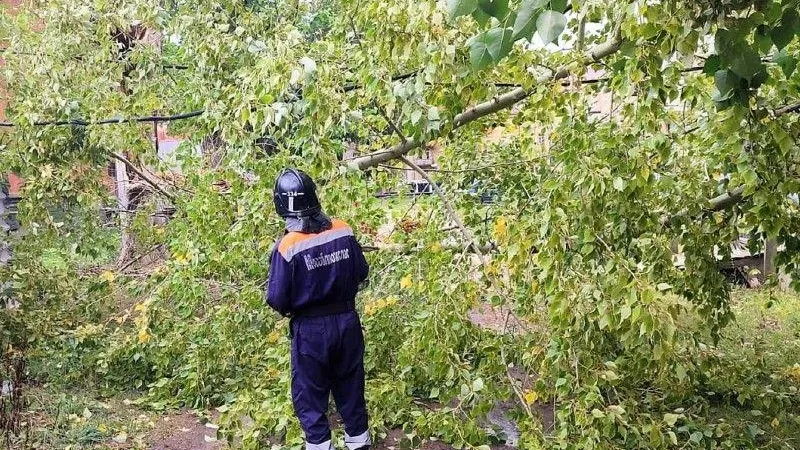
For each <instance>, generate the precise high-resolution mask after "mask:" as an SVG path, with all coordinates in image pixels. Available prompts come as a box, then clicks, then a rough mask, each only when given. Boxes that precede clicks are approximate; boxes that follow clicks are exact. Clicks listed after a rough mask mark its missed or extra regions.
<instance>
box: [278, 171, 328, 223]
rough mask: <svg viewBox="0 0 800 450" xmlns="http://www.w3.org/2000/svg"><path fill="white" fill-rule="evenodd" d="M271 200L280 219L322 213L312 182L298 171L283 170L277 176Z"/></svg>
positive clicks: (303, 173) (315, 188) (315, 187)
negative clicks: (273, 201)
mask: <svg viewBox="0 0 800 450" xmlns="http://www.w3.org/2000/svg"><path fill="white" fill-rule="evenodd" d="M273 199H274V200H275V211H277V212H278V215H279V216H281V217H310V216H313V215H314V214H316V213H318V212H320V211H322V207H321V206H320V204H319V199H318V198H317V186H316V185H315V184H314V180H312V179H311V177H309V176H308V175H306V173H305V172H303V171H302V170H298V169H284V170H283V171H282V172H281V174H280V175H278V179H277V180H275V192H274V194H273Z"/></svg>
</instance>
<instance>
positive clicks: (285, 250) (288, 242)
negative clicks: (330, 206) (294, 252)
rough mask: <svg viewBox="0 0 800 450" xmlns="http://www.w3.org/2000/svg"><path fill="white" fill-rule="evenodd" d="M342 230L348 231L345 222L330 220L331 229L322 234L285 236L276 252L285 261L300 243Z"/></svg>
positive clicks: (292, 234) (295, 232) (348, 228)
mask: <svg viewBox="0 0 800 450" xmlns="http://www.w3.org/2000/svg"><path fill="white" fill-rule="evenodd" d="M342 230H350V225H348V224H347V222H345V221H343V220H339V219H333V220H331V228H330V229H328V230H325V231H323V232H322V233H317V234H312V233H300V232H297V231H292V232H290V233H289V234H287V235H286V236H284V237H283V239H281V242H280V244H279V245H278V251H279V252H280V253H281V255H283V258H284V259H286V260H287V261H288V260H289V259H291V257H290V253H291V252H290V249H291V248H292V247H294V246H296V245H297V244H300V243H301V242H304V241H307V240H309V239H316V238H317V237H318V236H320V235H323V234H325V233H329V232H331V231H342Z"/></svg>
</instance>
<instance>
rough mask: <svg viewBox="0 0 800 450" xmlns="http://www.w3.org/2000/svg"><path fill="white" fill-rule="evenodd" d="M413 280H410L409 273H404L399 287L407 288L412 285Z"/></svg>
mask: <svg viewBox="0 0 800 450" xmlns="http://www.w3.org/2000/svg"><path fill="white" fill-rule="evenodd" d="M413 284H414V282H413V281H411V275H406V276H404V277H403V279H402V280H400V289H408V288H410V287H411V285H413Z"/></svg>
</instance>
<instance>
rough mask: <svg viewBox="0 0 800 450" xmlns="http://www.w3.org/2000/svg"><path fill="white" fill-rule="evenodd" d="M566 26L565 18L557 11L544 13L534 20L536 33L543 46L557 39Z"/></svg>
mask: <svg viewBox="0 0 800 450" xmlns="http://www.w3.org/2000/svg"><path fill="white" fill-rule="evenodd" d="M566 26H567V18H566V16H564V14H561V13H560V12H557V11H552V10H551V11H545V12H543V13H542V14H540V15H539V18H538V19H536V31H538V32H539V37H541V38H542V41H543V42H544V43H545V44H549V43H550V42H553V41H555V40H556V39H558V36H559V35H561V33H562V32H563V31H564V28H566Z"/></svg>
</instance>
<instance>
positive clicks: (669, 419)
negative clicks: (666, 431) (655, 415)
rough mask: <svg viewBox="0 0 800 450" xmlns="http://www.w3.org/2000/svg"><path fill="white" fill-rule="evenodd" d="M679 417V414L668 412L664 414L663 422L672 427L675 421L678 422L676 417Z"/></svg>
mask: <svg viewBox="0 0 800 450" xmlns="http://www.w3.org/2000/svg"><path fill="white" fill-rule="evenodd" d="M680 417H681V416H680V415H679V414H670V413H667V414H664V423H666V424H667V426H670V427H674V426H675V423H677V422H678V419H679V418H680Z"/></svg>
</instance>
